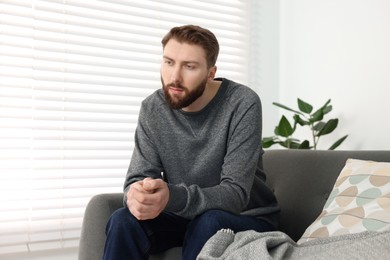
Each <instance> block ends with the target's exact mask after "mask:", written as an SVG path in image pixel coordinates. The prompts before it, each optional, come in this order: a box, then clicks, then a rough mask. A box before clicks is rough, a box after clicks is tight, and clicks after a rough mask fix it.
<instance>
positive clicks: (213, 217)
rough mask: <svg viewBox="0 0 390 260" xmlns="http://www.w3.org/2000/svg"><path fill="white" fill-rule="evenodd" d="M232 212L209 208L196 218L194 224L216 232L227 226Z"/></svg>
mask: <svg viewBox="0 0 390 260" xmlns="http://www.w3.org/2000/svg"><path fill="white" fill-rule="evenodd" d="M230 214H231V213H228V212H225V211H223V210H214V209H213V210H208V211H206V212H204V213H202V214H201V215H199V216H198V217H196V218H195V219H194V224H195V225H197V226H198V227H200V228H201V229H203V230H208V231H211V232H216V231H218V230H220V229H222V228H226V225H227V222H228V221H229V220H228V219H229V215H230Z"/></svg>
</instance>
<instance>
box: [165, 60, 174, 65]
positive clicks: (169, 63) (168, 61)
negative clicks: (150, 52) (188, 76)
mask: <svg viewBox="0 0 390 260" xmlns="http://www.w3.org/2000/svg"><path fill="white" fill-rule="evenodd" d="M164 63H165V64H167V65H172V61H170V60H165V61H164Z"/></svg>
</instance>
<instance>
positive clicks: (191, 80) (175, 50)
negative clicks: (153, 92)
mask: <svg viewBox="0 0 390 260" xmlns="http://www.w3.org/2000/svg"><path fill="white" fill-rule="evenodd" d="M208 79H209V70H208V69H207V61H206V54H205V51H204V50H203V49H202V48H201V47H200V46H198V45H193V44H191V45H190V44H187V43H179V42H178V41H176V40H175V39H171V40H169V41H168V43H167V44H166V45H165V48H164V55H163V61H162V64H161V82H162V86H163V91H164V96H165V99H166V100H167V102H168V104H169V105H170V106H171V107H172V108H173V109H181V108H185V107H188V106H190V105H191V104H192V103H193V102H194V101H196V100H197V99H198V98H199V97H200V96H202V94H203V92H204V90H205V88H206V84H207V82H208Z"/></svg>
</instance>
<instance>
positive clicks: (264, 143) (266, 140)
mask: <svg viewBox="0 0 390 260" xmlns="http://www.w3.org/2000/svg"><path fill="white" fill-rule="evenodd" d="M276 139H277V138H276V137H274V136H271V137H264V138H263V140H262V141H261V145H262V146H263V148H269V147H271V146H272V145H274V144H276V141H275V140H276Z"/></svg>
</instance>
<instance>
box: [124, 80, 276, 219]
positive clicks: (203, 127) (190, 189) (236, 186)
mask: <svg viewBox="0 0 390 260" xmlns="http://www.w3.org/2000/svg"><path fill="white" fill-rule="evenodd" d="M216 80H222V84H221V86H220V88H219V90H218V92H217V94H216V96H215V97H214V98H213V99H212V100H211V101H210V103H209V104H208V105H207V106H206V107H205V108H204V109H202V110H201V111H199V112H195V113H188V112H187V113H186V112H184V111H182V110H173V109H171V108H170V107H169V106H168V105H167V104H166V102H165V99H164V94H163V92H162V90H161V89H160V90H157V91H156V92H154V93H153V94H152V95H150V96H149V97H147V98H146V99H145V100H144V101H143V103H142V106H141V111H140V114H139V122H138V126H137V129H136V133H135V148H134V152H133V156H132V159H131V162H130V166H129V169H128V173H127V176H126V180H125V183H124V190H125V194H126V191H127V189H128V187H129V185H130V184H131V183H133V182H135V181H137V180H141V179H143V178H145V177H152V178H164V180H165V181H166V182H167V183H168V187H169V192H170V198H169V201H168V204H167V206H166V208H165V210H166V211H169V212H172V213H175V214H177V215H179V216H182V217H185V218H188V219H192V218H194V217H195V216H197V215H199V214H201V213H202V212H204V211H206V210H208V209H221V210H225V211H229V212H232V213H236V214H248V215H252V216H256V217H264V218H266V219H268V220H269V221H270V222H272V223H273V224H275V221H274V220H275V219H274V217H275V214H273V213H276V212H277V211H278V207H277V203H276V199H275V197H274V195H273V193H272V191H270V189H269V188H268V187H267V186H266V185H265V183H264V180H265V175H264V173H263V171H262V162H261V154H262V153H263V150H262V147H261V127H262V115H261V113H262V112H261V103H260V99H259V97H258V95H257V94H256V93H255V92H254V91H252V90H251V89H250V88H248V87H246V86H243V85H240V84H238V83H235V82H233V81H230V80H227V79H216ZM259 158H260V160H259ZM125 200H126V198H125ZM125 205H126V204H125Z"/></svg>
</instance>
